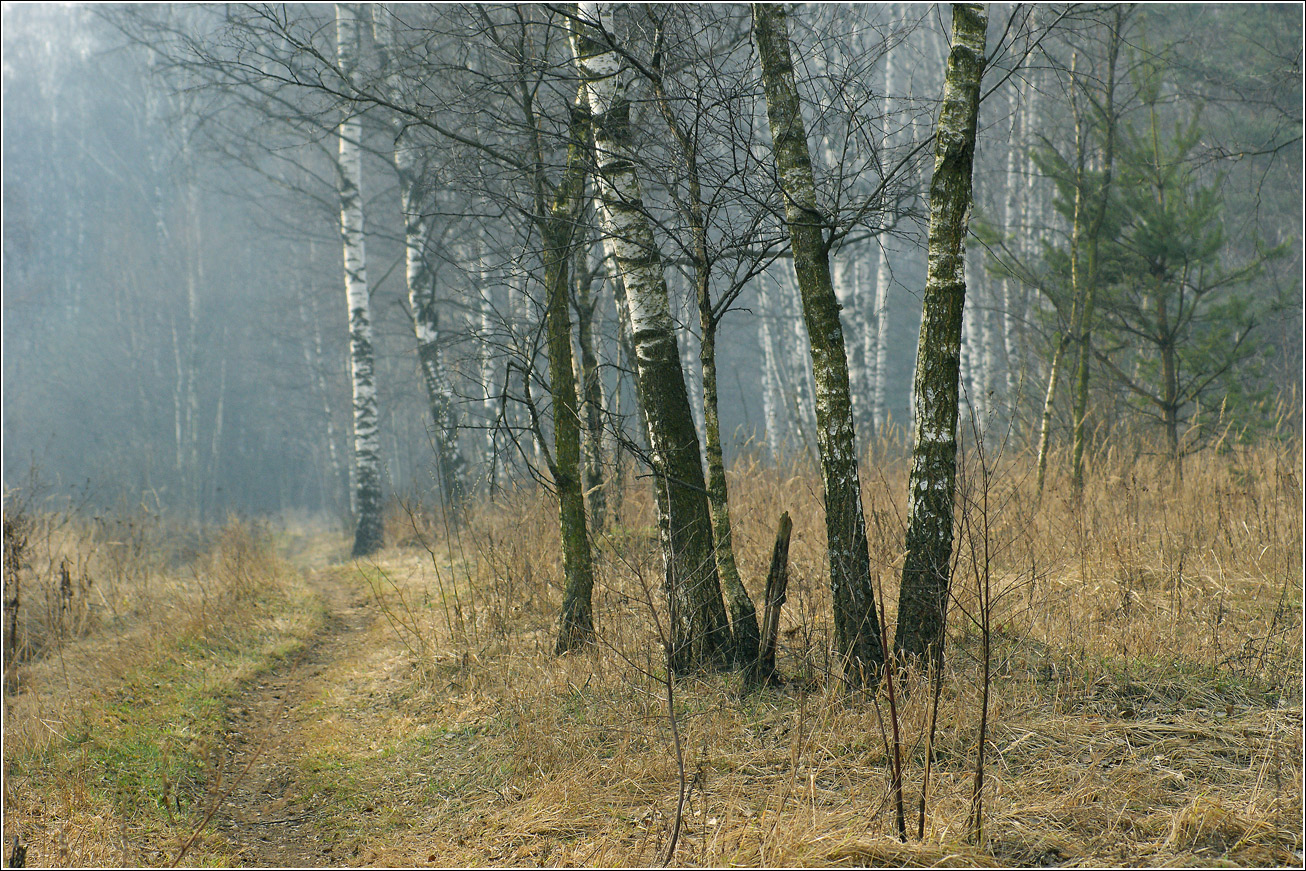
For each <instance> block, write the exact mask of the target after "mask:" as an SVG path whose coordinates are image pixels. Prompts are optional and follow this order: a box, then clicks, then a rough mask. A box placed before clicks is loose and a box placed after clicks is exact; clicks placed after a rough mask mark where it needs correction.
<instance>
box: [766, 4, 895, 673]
mask: <svg viewBox="0 0 1306 871" xmlns="http://www.w3.org/2000/svg"><path fill="white" fill-rule="evenodd" d="M753 29H754V33H755V34H756V38H757V51H758V57H759V59H760V60H761V63H762V85H763V88H764V90H765V92H766V114H767V119H768V121H769V122H770V127H771V140H772V147H773V150H774V153H775V161H776V168H777V169H778V171H779V177H780V179H781V186H782V188H783V191H782V193H783V196H784V202H785V220H786V223H787V224H788V225H789V237H790V240H791V243H792V248H793V255H794V270H795V272H796V273H797V278H798V287H799V291H800V292H801V293H802V300H803V317H804V319H805V320H806V323H807V334H808V337H809V339H810V343H811V351H812V372H813V376H814V380H815V392H816V443H817V447H818V449H819V451H820V455H821V473H822V476H823V477H824V481H825V531H826V539H827V547H828V550H829V558H830V590H831V592H832V593H833V597H834V627H835V644H836V647H837V650H838V654H839V658H840V660H841V666H842V668H843V675H844V680H845V681H846V682H847V683H849V684H850V685H860V684H866V683H873V682H874V681H875V680H876V679H877V678H878V675H879V671H880V668H881V666H882V665H883V663H884V650H883V648H882V646H881V643H880V624H879V620H878V618H877V615H876V609H875V597H874V593H873V590H872V587H871V563H870V554H869V551H868V547H867V542H866V522H865V519H864V517H863V515H862V498H861V486H860V482H859V479H858V473H857V453H856V451H857V441H856V435H855V433H854V430H853V419H852V402H851V399H850V397H849V391H848V358H847V355H846V353H845V350H844V339H843V328H842V327H841V326H840V323H839V303H838V300H837V299H836V298H835V294H834V285H833V283H832V281H831V279H830V259H829V249H828V246H827V244H826V242H825V237H824V231H825V229H826V228H827V227H828V221H827V219H826V218H825V216H823V215H822V214H821V213H820V211H819V209H818V207H817V204H816V184H815V180H814V178H813V174H812V158H811V153H810V152H809V151H808V147H807V133H806V130H805V129H804V126H803V118H802V113H801V109H800V106H799V102H798V87H797V83H796V82H795V79H794V68H793V59H792V57H791V55H790V49H789V31H788V24H787V21H786V15H785V11H784V7H783V6H779V5H776V6H771V5H764V4H761V3H755V4H753Z"/></svg>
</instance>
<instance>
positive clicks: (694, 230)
mask: <svg viewBox="0 0 1306 871" xmlns="http://www.w3.org/2000/svg"><path fill="white" fill-rule="evenodd" d="M653 84H654V94H655V96H656V97H657V106H658V110H659V111H660V112H661V113H662V117H663V120H664V121H666V124H667V127H668V128H669V129H670V130H671V132H672V135H673V136H674V137H675V139H676V141H677V143H678V144H679V146H680V153H681V160H682V162H683V164H684V169H685V176H686V180H687V182H688V187H689V191H688V193H689V199H688V210H687V211H688V214H687V216H686V217H687V218H688V219H689V229H690V237H691V239H692V244H693V252H692V258H693V261H694V296H695V300H696V302H697V303H698V324H699V329H700V331H701V334H702V338H701V340H700V341H699V366H700V371H701V373H702V384H703V395H702V408H703V442H704V445H703V446H704V449H705V451H706V460H707V499H708V504H709V505H710V506H711V511H712V536H713V539H714V541H715V542H716V566H717V574H718V575H719V576H720V578H721V583H722V586H724V587H725V593H726V598H727V599H728V600H729V603H730V629H731V635H732V636H733V641H734V658H735V663H736V664H737V665H740V666H750V665H752V664H753V663H754V662H755V661H756V660H757V653H758V643H759V642H758V628H757V609H756V608H755V607H754V605H753V600H752V599H751V598H750V597H749V595H748V590H747V589H745V588H744V584H743V582H742V581H741V580H740V578H739V568H738V566H736V564H735V549H734V536H733V534H732V531H731V526H730V500H729V494H728V491H727V487H726V467H725V458H724V452H723V451H722V447H721V419H720V414H719V407H718V402H717V361H716V339H717V327H718V326H719V325H720V315H719V314H718V313H717V312H716V311H715V310H714V308H713V303H712V265H711V260H710V259H709V255H708V247H707V246H708V228H707V223H706V220H705V218H704V212H703V190H702V185H701V183H700V180H699V166H698V149H697V146H696V142H695V140H694V139H693V138H692V137H691V136H690V134H689V133H688V132H686V130H685V128H684V127H683V126H682V125H681V124H680V120H679V119H678V118H677V117H676V114H675V111H674V110H673V109H672V106H671V100H670V99H668V97H667V93H666V90H665V89H664V87H663V84H662V81H661V79H657V80H655V81H654V83H653Z"/></svg>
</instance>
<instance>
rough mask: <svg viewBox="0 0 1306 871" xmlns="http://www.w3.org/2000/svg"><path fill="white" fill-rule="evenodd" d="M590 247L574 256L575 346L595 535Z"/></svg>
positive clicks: (597, 494) (598, 525)
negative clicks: (577, 357)
mask: <svg viewBox="0 0 1306 871" xmlns="http://www.w3.org/2000/svg"><path fill="white" fill-rule="evenodd" d="M589 259H590V251H589V243H588V242H587V243H586V244H585V245H582V246H577V249H576V253H575V266H574V268H573V269H574V272H575V284H576V299H575V304H576V344H577V347H578V348H579V349H580V373H579V375H580V377H579V382H580V385H579V386H580V394H581V399H582V401H581V407H582V408H583V410H584V414H583V418H584V421H585V439H584V441H583V443H582V450H583V452H584V467H585V468H584V481H585V497H586V499H588V500H589V524H590V529H591V530H592V531H593V532H594V534H595V535H598V534H600V533H602V532H603V527H604V525H605V523H606V519H607V493H606V488H605V486H604V483H603V407H604V405H603V378H602V377H601V375H600V373H599V358H598V355H597V354H596V353H595V344H594V313H595V312H596V311H597V309H598V297H596V296H594V294H593V285H594V272H593V271H592V270H591V269H590V265H589Z"/></svg>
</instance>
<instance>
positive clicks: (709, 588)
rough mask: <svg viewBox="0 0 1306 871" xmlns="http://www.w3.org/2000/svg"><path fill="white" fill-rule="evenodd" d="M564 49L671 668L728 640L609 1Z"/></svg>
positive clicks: (695, 444) (582, 16) (588, 12)
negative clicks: (590, 152) (602, 246)
mask: <svg viewBox="0 0 1306 871" xmlns="http://www.w3.org/2000/svg"><path fill="white" fill-rule="evenodd" d="M577 13H578V14H577V18H578V21H577V22H576V23H575V25H574V28H573V31H572V48H573V52H574V55H575V59H576V66H577V69H578V70H579V73H580V77H581V80H582V81H583V82H584V84H585V90H586V93H587V95H588V100H589V108H590V113H591V116H592V118H593V129H594V146H595V156H596V159H597V163H598V174H597V181H598V185H597V186H598V191H599V205H600V208H599V216H600V220H601V224H602V229H603V233H604V236H605V237H606V238H607V239H608V240H610V244H611V250H612V252H613V254H614V257H613V258H612V261H611V264H612V265H613V266H615V267H616V269H617V271H618V272H619V273H620V276H621V279H622V281H623V282H624V287H625V291H626V294H625V296H626V309H627V312H626V314H627V317H628V319H629V325H630V335H631V340H632V344H633V345H634V350H635V365H636V375H637V387H638V391H639V396H640V402H641V405H642V406H643V407H644V413H645V416H646V422H647V426H648V435H649V453H650V458H651V461H652V465H653V471H654V480H655V482H656V485H657V487H658V489H659V493H658V500H657V501H658V515H659V517H658V520H659V522H658V526H659V531H660V538H661V544H662V555H663V562H664V566H665V591H666V595H667V601H668V609H669V611H670V623H671V633H670V635H671V637H670V639H669V642H668V643H669V647H670V658H671V668H672V670H673V671H675V672H677V673H684V672H687V671H690V670H693V669H695V668H699V667H702V666H704V665H710V664H713V663H722V662H724V661H727V660H728V658H729V653H730V646H731V639H730V630H729V624H728V623H727V620H726V611H725V602H724V600H723V598H722V595H721V587H720V582H719V580H718V578H717V573H716V562H715V558H714V555H713V538H712V525H711V515H710V513H709V510H708V502H707V495H706V488H705V481H704V476H703V466H702V456H701V454H700V452H699V441H698V435H697V432H696V431H695V426H694V420H693V416H692V413H691V411H690V407H689V396H688V393H687V391H686V389H685V379H684V372H683V370H682V369H681V366H680V355H679V350H678V347H677V342H676V337H675V331H674V325H673V323H672V318H671V305H670V299H669V296H668V293H667V284H666V279H665V276H664V274H663V270H662V259H661V254H660V252H659V250H658V246H657V242H656V240H655V238H654V236H653V229H652V226H651V225H650V223H649V221H648V218H647V216H646V215H645V214H644V211H643V207H642V192H641V188H640V183H639V180H638V178H637V177H636V175H635V162H636V156H635V154H634V149H633V147H632V145H631V140H630V132H629V129H628V128H629V124H630V102H629V98H628V96H627V94H626V80H625V76H623V75H622V65H621V62H620V59H619V57H618V54H617V52H616V51H615V50H614V48H613V46H612V40H613V39H615V36H614V33H615V31H614V29H613V27H612V4H608V3H593V2H586V3H580V4H578V7H577Z"/></svg>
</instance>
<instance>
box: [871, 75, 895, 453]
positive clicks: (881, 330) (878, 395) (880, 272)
mask: <svg viewBox="0 0 1306 871" xmlns="http://www.w3.org/2000/svg"><path fill="white" fill-rule="evenodd" d="M895 56H896V52H895V51H893V50H890V51H889V52H888V53H887V54H886V55H885V57H884V117H885V118H886V119H888V118H889V117H891V111H892V109H893V106H894V103H893V88H894V83H895V82H894V57H895ZM889 145H890V138H889V124H888V122H887V120H886V122H885V125H884V136H883V137H882V138H881V139H880V153H881V154H884V155H887V154H888V152H889ZM877 241H878V242H879V246H878V247H879V252H878V255H879V256H878V257H877V258H876V269H875V328H874V338H873V339H872V341H873V343H874V355H875V363H874V368H873V372H874V374H875V391H874V392H875V397H874V401H873V406H874V408H873V413H872V416H873V417H874V419H875V426H876V427H877V428H878V429H880V430H881V431H882V430H883V427H884V425H885V424H886V423H887V421H888V416H889V412H888V402H887V400H888V386H889V377H888V369H889V284H890V283H891V282H892V281H893V273H892V272H891V271H890V267H889V250H888V248H887V247H886V241H885V239H884V238H883V237H881V238H880V239H878V240H877Z"/></svg>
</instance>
